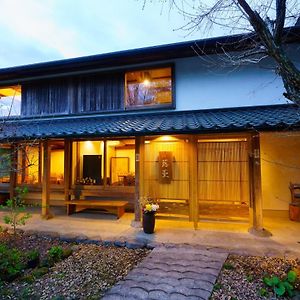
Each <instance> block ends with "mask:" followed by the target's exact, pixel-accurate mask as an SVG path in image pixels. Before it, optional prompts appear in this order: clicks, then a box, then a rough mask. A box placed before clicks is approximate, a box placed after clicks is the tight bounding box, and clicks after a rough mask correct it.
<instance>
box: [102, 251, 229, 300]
mask: <svg viewBox="0 0 300 300" xmlns="http://www.w3.org/2000/svg"><path fill="white" fill-rule="evenodd" d="M227 256H228V253H227V252H224V251H223V252H220V251H214V249H203V248H202V249H197V248H191V247H184V246H174V247H168V246H167V247H164V246H159V247H156V248H155V249H154V250H153V251H152V252H151V254H150V255H148V256H147V257H146V258H145V259H144V260H143V261H142V262H141V263H140V264H139V265H138V266H137V267H136V268H135V269H133V270H131V271H130V272H129V273H128V275H127V276H126V277H125V279H124V280H122V281H120V282H119V283H118V284H117V285H115V286H114V287H112V288H111V289H110V290H109V291H108V292H107V293H106V294H105V295H104V297H103V298H102V299H104V300H108V299H160V300H164V299H166V300H167V299H180V300H184V299H200V300H201V299H203V300H208V299H209V297H210V295H211V293H212V291H213V287H214V284H215V282H216V280H217V277H218V274H219V273H220V271H221V269H222V266H223V264H224V262H225V260H226V258H227ZM113 297H115V298H113Z"/></svg>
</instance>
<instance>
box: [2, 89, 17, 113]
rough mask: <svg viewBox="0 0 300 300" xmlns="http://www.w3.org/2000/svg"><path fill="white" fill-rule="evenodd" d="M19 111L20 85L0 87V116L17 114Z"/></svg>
mask: <svg viewBox="0 0 300 300" xmlns="http://www.w3.org/2000/svg"><path fill="white" fill-rule="evenodd" d="M20 112H21V86H7V87H0V116H1V117H4V116H5V117H6V116H17V115H20Z"/></svg>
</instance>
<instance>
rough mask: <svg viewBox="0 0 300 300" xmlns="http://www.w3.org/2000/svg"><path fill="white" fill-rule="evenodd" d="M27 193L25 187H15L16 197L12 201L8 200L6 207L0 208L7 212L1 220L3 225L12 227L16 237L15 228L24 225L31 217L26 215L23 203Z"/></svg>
mask: <svg viewBox="0 0 300 300" xmlns="http://www.w3.org/2000/svg"><path fill="white" fill-rule="evenodd" d="M27 193H28V189H27V187H24V188H23V189H21V188H19V187H17V188H16V196H15V197H13V198H12V199H8V200H7V202H6V206H1V208H3V209H4V210H6V211H7V214H6V215H4V217H3V220H4V222H5V224H8V225H10V226H11V227H12V229H13V233H14V236H15V235H16V229H17V226H20V225H25V223H26V221H27V220H28V219H29V218H31V215H30V214H29V213H26V206H25V204H24V201H23V200H24V197H25V195H26V194H27Z"/></svg>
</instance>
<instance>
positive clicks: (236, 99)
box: [175, 45, 300, 110]
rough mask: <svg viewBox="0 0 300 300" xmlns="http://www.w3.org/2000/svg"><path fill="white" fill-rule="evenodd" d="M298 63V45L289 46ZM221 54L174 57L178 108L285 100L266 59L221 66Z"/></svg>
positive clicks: (268, 102) (281, 101)
mask: <svg viewBox="0 0 300 300" xmlns="http://www.w3.org/2000/svg"><path fill="white" fill-rule="evenodd" d="M288 51H289V55H291V57H293V60H294V61H295V62H296V64H297V65H298V66H299V67H300V58H299V57H300V50H299V45H298V46H295V45H294V46H293V47H292V48H291V47H290V48H289V49H288ZM223 63H224V61H223V62H222V57H217V56H210V57H194V58H183V59H178V60H176V61H175V80H176V85H175V92H176V94H175V97H176V109H177V110H192V109H208V108H220V107H238V106H252V105H269V104H282V103H287V99H286V98H284V97H283V95H282V93H283V92H284V88H283V84H282V81H281V78H280V76H278V75H277V74H276V73H275V71H274V69H272V68H271V66H272V63H271V62H270V60H266V61H264V62H263V63H260V64H249V65H247V66H242V67H238V68H236V69H234V67H233V66H227V67H221V66H220V65H221V64H223Z"/></svg>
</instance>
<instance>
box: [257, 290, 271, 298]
mask: <svg viewBox="0 0 300 300" xmlns="http://www.w3.org/2000/svg"><path fill="white" fill-rule="evenodd" d="M259 295H260V296H261V297H268V296H269V292H268V291H267V290H266V289H265V288H261V289H260V290H259Z"/></svg>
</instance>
